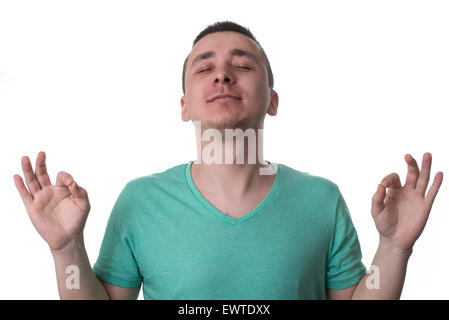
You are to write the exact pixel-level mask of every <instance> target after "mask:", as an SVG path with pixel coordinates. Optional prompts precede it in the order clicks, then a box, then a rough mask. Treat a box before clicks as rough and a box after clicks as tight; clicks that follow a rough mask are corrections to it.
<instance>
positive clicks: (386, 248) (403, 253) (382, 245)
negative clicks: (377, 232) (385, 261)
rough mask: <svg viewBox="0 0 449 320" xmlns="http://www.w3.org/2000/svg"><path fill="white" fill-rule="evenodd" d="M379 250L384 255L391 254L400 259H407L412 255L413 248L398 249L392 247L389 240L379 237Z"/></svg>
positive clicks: (394, 246)
mask: <svg viewBox="0 0 449 320" xmlns="http://www.w3.org/2000/svg"><path fill="white" fill-rule="evenodd" d="M379 250H381V251H382V252H386V253H391V254H394V255H397V256H400V257H404V258H409V257H410V255H411V254H412V253H413V247H410V248H399V247H397V246H396V245H394V244H393V243H392V242H391V241H390V240H388V239H385V238H382V237H380V239H379Z"/></svg>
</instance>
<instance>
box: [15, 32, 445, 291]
mask: <svg viewBox="0 0 449 320" xmlns="http://www.w3.org/2000/svg"><path fill="white" fill-rule="evenodd" d="M235 48H239V49H242V50H246V51H248V52H250V53H251V54H252V55H253V56H254V57H255V61H252V60H249V59H247V58H245V57H235V56H232V55H230V52H231V51H232V50H233V49H235ZM206 51H214V53H215V56H214V57H211V58H209V59H207V60H204V61H201V62H200V63H198V64H197V65H195V66H194V67H191V62H192V59H194V58H195V57H196V56H197V55H198V54H200V53H203V52H206ZM263 61H264V60H263V56H262V52H261V50H260V48H259V47H258V46H257V44H256V43H255V42H254V41H252V40H251V39H249V38H247V37H246V36H244V35H241V34H238V33H235V32H219V33H214V34H210V35H207V36H205V37H204V38H203V39H201V40H200V41H199V42H198V43H197V44H196V45H195V46H194V48H192V51H191V53H190V55H189V59H188V63H187V69H186V78H185V83H186V92H185V95H184V96H182V98H181V117H182V120H183V121H201V123H202V127H203V129H206V128H218V129H224V128H254V129H256V128H263V121H264V119H265V115H266V114H269V115H271V116H274V115H276V113H277V108H278V99H279V97H278V94H277V93H276V91H274V90H273V89H272V88H269V86H268V75H267V70H266V67H265V65H264V63H263ZM242 66H245V67H250V69H246V68H241V67H242ZM201 70H207V71H204V72H199V71H201ZM222 93H231V94H234V95H237V96H238V97H239V98H240V99H226V100H217V101H214V102H209V99H210V98H212V97H214V96H216V95H217V94H222ZM201 147H203V146H201ZM405 161H406V163H407V168H408V173H407V178H406V182H405V184H404V185H401V182H400V179H399V175H398V174H397V173H392V174H390V175H388V176H386V177H385V178H384V179H382V181H381V183H380V184H379V185H378V189H377V191H376V192H375V194H374V195H373V198H372V210H371V214H372V217H373V219H374V222H375V224H376V228H377V230H378V232H379V236H380V241H379V249H378V252H377V253H376V256H375V258H374V260H373V264H376V265H379V266H381V270H382V272H383V273H382V274H381V277H382V279H386V280H383V281H384V282H383V284H382V290H380V291H376V292H373V291H372V290H371V291H368V290H366V288H365V287H364V281H361V282H359V284H358V285H354V286H352V287H349V288H346V289H341V290H332V289H328V290H327V293H328V298H329V299H351V298H357V299H362V298H378V299H396V298H399V296H400V292H401V290H402V284H403V281H404V277H405V267H406V262H407V259H408V257H409V255H410V254H411V251H412V248H413V245H414V243H415V241H416V240H417V239H418V237H419V236H420V234H421V233H422V231H423V230H424V227H425V224H426V222H427V219H428V217H429V214H430V210H431V208H432V205H433V202H434V200H435V197H436V195H437V193H438V190H439V188H440V186H441V183H442V180H443V173H442V172H438V173H437V174H436V175H435V178H434V180H433V184H432V185H431V186H430V188H429V190H428V191H427V193H426V190H427V187H428V183H429V179H430V170H431V161H432V158H431V154H430V153H425V154H424V156H423V160H422V166H421V170H419V168H418V165H417V163H416V161H415V160H414V159H413V157H412V156H411V155H409V154H407V155H406V156H405ZM21 165H22V170H23V175H24V178H25V183H26V186H25V183H24V181H23V179H22V177H21V176H20V175H18V174H16V175H14V183H15V185H16V188H17V190H18V192H19V194H20V196H21V198H22V200H23V203H24V205H25V208H26V211H27V213H28V216H29V217H30V220H31V222H32V223H33V225H34V226H35V228H36V230H37V231H38V232H39V234H40V235H41V236H42V238H43V239H44V240H45V241H46V242H47V243H48V245H49V248H50V250H51V253H52V254H53V257H54V259H55V265H56V271H57V276H58V287H59V290H60V296H61V298H62V299H63V298H68V299H77V298H78V299H91V298H92V299H109V298H110V299H136V298H137V296H138V293H139V290H140V286H138V287H134V288H122V287H118V286H114V285H111V284H108V283H106V282H104V281H100V280H99V279H97V278H96V277H95V275H94V274H93V272H92V269H91V267H90V264H89V261H88V259H87V254H86V252H85V248H84V243H83V230H84V226H85V223H86V220H87V217H88V214H89V211H90V203H89V199H88V195H87V191H86V190H85V189H84V188H82V187H81V186H79V185H78V183H77V182H76V181H75V180H74V178H73V177H72V176H71V175H70V174H69V173H67V172H63V171H61V172H59V173H58V175H57V178H56V183H55V184H54V185H53V184H52V183H51V181H50V177H49V176H48V172H47V166H46V155H45V153H44V152H39V154H38V156H37V158H36V165H35V171H34V170H33V167H32V165H31V162H30V159H29V158H28V156H24V157H22V160H21ZM261 166H262V164H255V165H254V164H243V165H215V164H213V165H204V164H195V165H192V172H191V173H192V178H193V180H194V182H195V185H196V186H197V187H198V189H199V190H200V192H201V193H202V194H203V195H205V197H206V198H207V199H208V200H209V201H210V202H211V203H212V204H213V205H214V206H216V207H217V208H218V209H219V210H221V211H222V212H223V213H225V214H228V215H230V216H233V217H235V218H237V217H240V216H241V215H243V214H245V213H247V212H249V211H250V210H251V209H252V208H254V207H256V206H257V204H258V203H260V201H262V200H263V198H264V197H265V196H266V194H267V193H268V192H269V190H270V188H271V186H272V184H273V181H274V175H268V176H263V175H260V174H259V171H258V169H259V168H260V167H261ZM69 264H76V265H78V266H80V269H81V274H84V275H85V276H84V277H83V276H82V277H81V278H82V279H81V288H82V290H72V291H70V292H68V291H66V290H65V289H64V285H63V284H64V281H65V278H64V277H65V273H64V270H65V267H66V266H67V265H69ZM385 270H386V271H385ZM363 280H364V279H363Z"/></svg>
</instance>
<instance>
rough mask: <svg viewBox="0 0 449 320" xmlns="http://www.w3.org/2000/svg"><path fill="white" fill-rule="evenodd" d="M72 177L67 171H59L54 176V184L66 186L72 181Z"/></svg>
mask: <svg viewBox="0 0 449 320" xmlns="http://www.w3.org/2000/svg"><path fill="white" fill-rule="evenodd" d="M73 181H74V180H73V177H72V175H70V174H69V173H67V172H64V171H60V172H58V175H57V176H56V186H57V187H68V186H70V185H71V184H72V182H73Z"/></svg>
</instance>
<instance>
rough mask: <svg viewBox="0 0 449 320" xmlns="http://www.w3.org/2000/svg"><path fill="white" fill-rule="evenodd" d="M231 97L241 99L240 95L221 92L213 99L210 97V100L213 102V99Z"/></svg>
mask: <svg viewBox="0 0 449 320" xmlns="http://www.w3.org/2000/svg"><path fill="white" fill-rule="evenodd" d="M230 98H231V99H237V100H241V98H240V97H237V96H234V95H232V94H219V95H217V96H215V97H213V98H212V99H210V100H209V102H213V101H215V100H217V99H230Z"/></svg>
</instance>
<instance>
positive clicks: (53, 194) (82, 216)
mask: <svg viewBox="0 0 449 320" xmlns="http://www.w3.org/2000/svg"><path fill="white" fill-rule="evenodd" d="M22 170H23V174H24V177H25V181H26V184H27V186H28V189H27V188H26V187H25V185H24V183H23V180H22V177H21V176H20V175H14V183H15V185H16V187H17V190H18V191H19V194H20V196H21V198H22V200H23V203H24V205H25V208H26V210H27V213H28V216H29V217H30V219H31V222H32V223H33V225H34V227H35V228H36V230H37V231H38V232H39V234H40V235H41V236H42V238H44V240H45V241H46V242H47V243H48V245H49V246H50V249H51V250H52V251H56V250H60V249H62V248H64V247H65V246H67V245H68V244H69V243H70V242H72V240H74V239H76V238H77V237H78V238H79V237H82V233H83V229H84V225H85V223H86V220H87V215H88V214H89V211H90V203H89V199H88V196H87V191H86V190H85V189H83V188H82V187H80V186H79V185H78V184H77V183H76V182H75V180H74V179H73V177H72V176H71V175H70V174H68V173H66V172H63V171H61V172H59V173H58V175H57V177H56V184H54V185H53V184H51V181H50V177H49V176H48V173H47V166H46V164H45V153H44V152H39V154H38V156H37V158H36V171H35V172H33V167H32V166H31V163H30V159H29V158H28V157H27V156H24V157H22Z"/></svg>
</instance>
